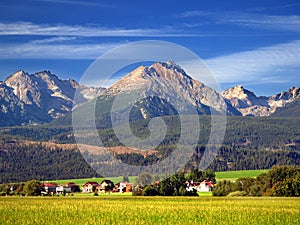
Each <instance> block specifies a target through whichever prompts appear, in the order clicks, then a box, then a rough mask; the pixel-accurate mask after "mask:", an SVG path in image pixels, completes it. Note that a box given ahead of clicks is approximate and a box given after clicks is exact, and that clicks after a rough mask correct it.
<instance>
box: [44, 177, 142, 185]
mask: <svg viewBox="0 0 300 225" xmlns="http://www.w3.org/2000/svg"><path fill="white" fill-rule="evenodd" d="M128 178H129V182H131V183H135V180H136V176H129V177H128ZM104 179H108V180H111V181H112V182H114V183H115V184H116V183H118V182H121V181H123V177H106V178H99V177H92V178H80V179H67V180H50V181H48V182H55V183H57V184H64V183H66V182H74V183H75V184H77V185H79V186H82V185H83V184H84V183H86V182H87V181H96V182H98V183H100V182H101V181H102V180H104ZM43 182H44V181H43Z"/></svg>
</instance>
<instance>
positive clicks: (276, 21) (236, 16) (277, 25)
mask: <svg viewBox="0 0 300 225" xmlns="http://www.w3.org/2000/svg"><path fill="white" fill-rule="evenodd" d="M177 17H181V18H188V17H201V20H203V17H206V19H211V23H214V24H232V25H237V26H244V27H250V28H259V29H270V30H287V31H294V32H299V31H300V16H299V15H267V14H259V13H242V12H236V11H219V12H217V11H216V12H207V11H205V12H204V11H186V12H183V13H181V14H179V15H177ZM194 23H196V21H194Z"/></svg>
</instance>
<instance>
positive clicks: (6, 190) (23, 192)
mask: <svg viewBox="0 0 300 225" xmlns="http://www.w3.org/2000/svg"><path fill="white" fill-rule="evenodd" d="M41 191H42V184H41V183H40V182H39V181H37V180H30V181H27V182H21V183H14V184H0V196H5V195H20V196H38V195H41Z"/></svg>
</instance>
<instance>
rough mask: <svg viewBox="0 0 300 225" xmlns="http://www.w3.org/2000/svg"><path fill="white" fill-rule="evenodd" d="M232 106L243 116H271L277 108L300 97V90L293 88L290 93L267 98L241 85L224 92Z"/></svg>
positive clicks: (286, 92)
mask: <svg viewBox="0 0 300 225" xmlns="http://www.w3.org/2000/svg"><path fill="white" fill-rule="evenodd" d="M222 96H223V97H224V98H226V99H227V100H228V101H229V102H230V104H231V105H232V106H233V107H235V108H236V109H238V110H239V111H240V112H241V113H242V114H243V116H249V115H251V116H269V115H271V114H272V113H274V112H275V111H276V109H277V108H280V107H283V106H285V105H286V104H287V103H290V102H292V101H294V100H295V99H296V98H298V97H300V89H299V88H297V87H292V88H290V89H289V90H288V91H284V92H281V93H279V94H276V95H273V96H269V97H265V96H256V95H255V94H254V93H253V92H251V91H249V90H247V89H245V88H243V87H242V86H241V85H239V86H236V87H233V88H229V89H227V90H225V91H223V92H222Z"/></svg>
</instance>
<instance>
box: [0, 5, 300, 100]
mask: <svg viewBox="0 0 300 225" xmlns="http://www.w3.org/2000/svg"><path fill="white" fill-rule="evenodd" d="M144 40H161V41H168V42H172V43H175V44H178V45H181V46H183V47H185V48H188V49H190V50H191V51H193V52H194V53H195V54H197V55H198V56H199V57H200V58H201V59H203V60H204V62H205V63H206V65H207V66H208V67H209V69H210V70H211V71H212V73H213V74H214V76H215V78H216V80H217V81H218V83H219V84H220V86H221V88H222V89H226V88H229V87H233V86H236V85H243V86H244V87H245V88H246V89H249V90H251V91H253V92H255V93H256V94H257V95H273V94H275V93H279V92H281V91H286V90H288V89H289V88H290V87H292V86H300V79H299V75H300V2H299V1H298V0H291V1H288V0H287V1H280V0H270V1H258V0H252V1H240V0H234V1H221V0H220V1H213V0H212V1H209V2H208V1H199V0H191V1H169V0H167V1H161V0H160V1H157V0H151V1H131V0H129V1H119V0H117V1H112V0H110V1H105V0H102V1H97V0H87V1H83V0H73V1H72V0H28V1H24V0H22V1H21V0H9V1H8V0H2V1H1V3H0V80H5V78H6V77H7V76H9V75H10V74H12V73H14V72H16V71H17V70H20V69H21V70H24V71H25V72H28V73H35V72H39V71H42V70H50V71H51V72H52V73H54V74H56V75H58V76H59V77H60V78H62V79H67V78H73V79H75V80H78V81H79V80H80V79H81V77H82V75H83V74H84V72H85V71H86V70H87V68H88V67H89V66H90V65H91V63H93V62H94V60H96V59H97V58H98V57H100V56H101V55H103V54H105V53H106V52H107V51H109V50H111V49H113V48H115V47H118V46H120V45H122V44H127V43H131V42H134V41H144Z"/></svg>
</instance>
